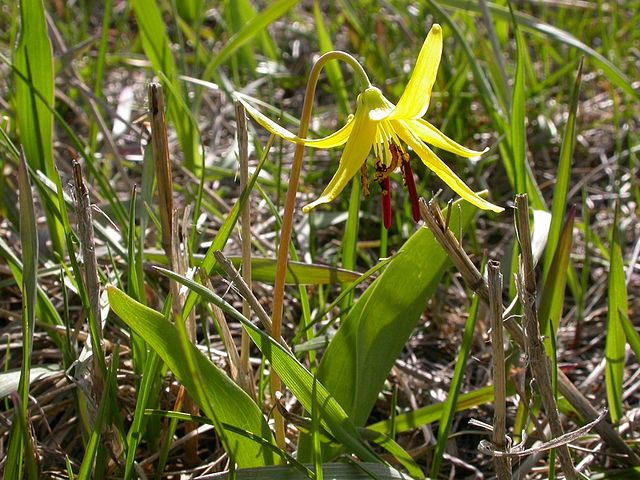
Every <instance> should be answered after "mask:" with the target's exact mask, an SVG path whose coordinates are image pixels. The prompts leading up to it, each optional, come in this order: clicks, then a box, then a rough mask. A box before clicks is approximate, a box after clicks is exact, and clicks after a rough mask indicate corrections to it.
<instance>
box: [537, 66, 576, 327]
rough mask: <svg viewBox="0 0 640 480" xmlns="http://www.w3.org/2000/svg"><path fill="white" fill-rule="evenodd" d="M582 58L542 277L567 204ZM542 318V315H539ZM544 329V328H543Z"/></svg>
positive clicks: (574, 88) (568, 120) (572, 102)
mask: <svg viewBox="0 0 640 480" xmlns="http://www.w3.org/2000/svg"><path fill="white" fill-rule="evenodd" d="M583 65H584V58H583V59H581V60H580V65H579V67H578V73H577V74H576V80H575V83H574V84H573V90H572V92H571V103H570V104H569V118H568V119H567V126H566V127H565V131H564V135H563V137H562V147H561V148H560V159H559V161H558V172H557V174H556V185H555V188H554V189H553V202H552V204H551V227H550V228H549V237H548V239H547V249H546V252H545V256H544V265H543V270H542V271H543V274H542V278H543V281H544V279H546V278H547V276H548V274H549V270H550V269H551V266H552V265H553V257H554V254H555V250H556V248H557V246H556V245H557V243H558V239H559V237H560V230H561V229H562V221H563V219H564V213H565V209H566V206H567V193H568V192H569V180H570V177H571V162H572V161H573V150H574V147H575V144H576V117H577V111H578V100H579V94H580V83H581V81H582V66H583ZM541 318H542V317H541ZM543 331H544V330H543Z"/></svg>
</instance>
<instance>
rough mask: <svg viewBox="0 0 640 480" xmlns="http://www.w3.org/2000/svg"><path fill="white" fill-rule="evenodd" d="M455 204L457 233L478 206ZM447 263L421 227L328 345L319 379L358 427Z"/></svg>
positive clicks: (453, 228) (454, 216)
mask: <svg viewBox="0 0 640 480" xmlns="http://www.w3.org/2000/svg"><path fill="white" fill-rule="evenodd" d="M453 208H454V210H453V212H452V215H451V229H452V230H453V231H454V232H457V231H458V230H459V229H460V228H465V227H466V226H467V225H468V224H469V222H470V221H471V219H472V218H473V215H474V214H475V212H476V208H475V207H473V206H472V205H471V204H469V203H468V202H457V203H455V204H454V206H453ZM458 208H460V210H458ZM446 265H447V257H446V255H445V253H444V251H443V250H442V249H441V248H440V246H439V245H438V243H437V242H436V240H435V239H434V238H433V235H432V234H431V232H430V231H429V230H428V229H426V228H421V229H419V230H418V231H417V232H416V233H415V234H414V235H413V236H412V237H411V238H409V240H407V242H406V243H405V245H404V246H403V247H402V248H401V249H400V251H399V253H398V255H397V257H395V258H394V259H393V261H391V262H390V263H389V265H388V266H387V268H386V270H385V271H384V272H383V273H382V274H381V275H380V277H378V279H376V281H375V282H374V283H373V284H372V285H371V286H370V287H369V288H368V289H367V290H366V292H365V293H364V294H363V295H362V296H361V297H360V299H359V300H358V302H357V303H356V304H355V306H354V307H353V309H352V310H351V311H350V312H349V314H348V315H347V317H346V318H345V319H344V320H343V322H342V325H341V326H340V328H339V330H338V332H337V333H336V335H335V337H334V338H333V340H332V341H331V343H330V344H329V347H328V348H327V351H326V352H325V354H324V356H323V358H322V361H321V363H320V367H319V371H318V379H319V380H320V381H321V382H322V383H323V384H324V385H325V386H326V387H327V389H328V390H329V391H330V392H331V393H332V394H333V396H334V397H335V398H336V400H338V402H340V404H341V405H342V407H343V408H344V409H345V411H346V412H347V414H349V415H350V417H351V419H352V421H353V423H354V424H355V425H357V426H361V425H364V423H365V422H366V420H367V418H368V416H369V412H370V411H371V408H372V407H373V404H374V403H375V400H376V398H377V396H378V393H379V392H380V389H381V388H382V385H383V383H384V381H385V379H386V378H387V375H388V374H389V371H390V369H391V367H392V366H393V363H394V362H395V360H396V359H397V358H398V355H399V354H400V352H401V351H402V348H403V347H404V345H405V343H406V342H407V340H408V338H409V336H410V335H411V332H412V331H413V328H414V327H415V325H416V322H417V321H418V319H419V318H420V316H421V315H422V312H423V311H424V308H425V306H426V303H427V301H428V300H429V297H430V296H431V295H432V294H433V292H434V291H435V289H436V288H437V286H438V285H439V283H440V281H441V278H442V274H443V273H444V269H445V267H446Z"/></svg>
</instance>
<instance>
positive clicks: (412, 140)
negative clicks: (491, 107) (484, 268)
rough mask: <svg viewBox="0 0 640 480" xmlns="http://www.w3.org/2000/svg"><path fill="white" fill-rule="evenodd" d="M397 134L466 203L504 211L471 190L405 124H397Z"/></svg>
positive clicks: (485, 208)
mask: <svg viewBox="0 0 640 480" xmlns="http://www.w3.org/2000/svg"><path fill="white" fill-rule="evenodd" d="M396 132H397V133H398V136H399V137H400V138H401V139H402V140H403V141H404V142H406V144H407V145H409V146H410V147H411V148H412V149H413V151H414V152H416V154H417V155H418V156H419V157H420V160H422V162H423V163H424V164H425V165H426V166H427V167H429V168H430V169H431V170H432V171H433V173H435V174H436V175H437V176H438V177H440V178H441V179H442V180H443V181H444V182H445V183H446V184H447V185H449V187H450V188H451V189H452V190H453V191H455V192H456V193H457V194H458V195H460V196H461V197H462V198H464V199H465V200H466V201H468V202H469V203H471V204H473V205H475V206H476V207H478V208H481V209H483V210H492V211H494V212H497V213H500V212H503V211H504V208H502V207H499V206H497V205H494V204H493V203H491V202H489V201H487V200H485V199H484V198H482V197H480V196H479V195H478V194H477V193H475V192H474V191H473V190H471V189H470V188H469V187H468V186H467V184H466V183H464V182H463V181H462V180H460V178H458V176H457V175H456V174H455V173H453V171H452V170H451V169H450V168H449V167H448V166H447V165H446V164H445V163H444V162H443V161H442V160H440V159H439V158H438V157H437V156H436V154H435V153H433V152H432V151H431V149H430V148H429V147H427V146H426V145H425V144H424V143H423V142H422V141H421V140H420V139H419V138H418V137H416V136H415V135H414V134H413V132H412V131H411V130H410V129H409V127H408V126H407V125H406V124H404V122H397V125H396Z"/></svg>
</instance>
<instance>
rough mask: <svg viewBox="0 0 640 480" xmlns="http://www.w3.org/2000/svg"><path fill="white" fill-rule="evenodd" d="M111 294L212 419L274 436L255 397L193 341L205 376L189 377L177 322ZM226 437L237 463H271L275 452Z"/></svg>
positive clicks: (233, 436)
mask: <svg viewBox="0 0 640 480" xmlns="http://www.w3.org/2000/svg"><path fill="white" fill-rule="evenodd" d="M107 293H108V296H109V303H110V304H111V308H112V309H113V311H114V312H115V313H116V314H117V315H118V316H119V317H120V318H121V319H122V320H123V321H124V322H125V323H126V324H127V325H129V327H130V328H131V329H132V330H133V331H135V332H136V333H137V334H138V335H140V336H142V337H143V338H144V339H145V341H146V342H147V343H148V344H149V346H150V347H151V348H153V349H154V350H155V352H156V353H157V354H158V355H159V356H160V357H161V358H162V360H163V361H164V362H165V363H166V364H167V366H168V367H169V368H170V369H171V371H172V372H173V373H174V375H175V376H176V378H177V379H178V380H179V381H180V382H181V383H182V384H183V385H184V386H185V388H186V389H187V391H188V392H189V394H190V395H191V397H192V398H193V399H194V401H195V402H196V403H197V404H198V405H199V406H200V408H202V410H203V411H204V412H205V414H206V415H207V416H208V417H209V418H212V419H214V418H217V419H218V420H219V421H220V422H224V423H229V424H230V425H235V426H237V427H238V428H241V429H243V430H247V431H249V432H252V433H253V434H255V435H259V436H261V437H262V438H264V439H266V440H269V441H272V436H271V431H270V430H269V426H268V425H267V423H266V421H265V420H264V418H263V416H262V412H261V411H260V409H259V408H258V406H257V405H256V404H255V403H254V402H253V400H251V398H250V397H249V396H248V395H247V394H246V393H245V392H244V391H243V390H242V389H241V388H240V387H239V386H238V385H236V384H235V383H233V382H232V381H231V379H230V378H229V377H228V376H227V375H226V374H225V373H224V372H222V371H221V370H220V369H219V368H218V367H216V366H215V365H214V364H213V363H211V362H210V361H209V360H208V359H207V358H206V357H205V356H204V355H203V354H202V353H201V352H200V351H199V350H198V349H197V348H196V347H195V346H194V345H192V344H188V345H189V348H190V350H191V351H190V352H189V355H191V356H192V358H193V359H194V360H195V362H196V364H197V368H198V370H199V372H200V374H201V375H202V378H201V379H195V378H192V377H191V375H190V371H189V368H188V359H187V358H186V355H187V354H185V352H184V351H183V349H182V346H181V344H180V342H177V341H176V339H177V338H179V333H178V331H177V329H176V326H175V325H173V324H172V323H170V322H169V321H168V320H166V319H165V318H164V317H163V316H162V314H160V313H158V312H156V311H155V310H152V309H150V308H148V307H146V306H144V305H142V304H141V303H138V302H136V301H135V300H133V299H132V298H131V297H129V296H128V295H126V294H125V293H124V292H122V291H120V290H118V289H117V288H115V287H113V286H108V287H107ZM196 382H200V383H201V386H202V388H203V389H204V392H203V393H204V395H205V396H202V395H201V393H200V388H199V386H198V385H196ZM222 433H224V432H222ZM226 437H227V438H228V441H229V444H228V445H227V448H228V449H230V451H228V453H229V454H230V455H232V456H233V458H234V459H235V461H236V462H238V465H239V466H241V467H252V466H259V465H270V464H272V463H273V458H272V455H271V452H267V451H264V450H263V449H261V448H259V447H258V446H257V445H256V444H255V442H253V441H251V440H249V439H247V438H246V437H243V436H242V435H238V434H235V433H231V432H227V433H226Z"/></svg>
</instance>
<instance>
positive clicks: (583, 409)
mask: <svg viewBox="0 0 640 480" xmlns="http://www.w3.org/2000/svg"><path fill="white" fill-rule="evenodd" d="M420 213H421V216H422V219H423V220H424V222H425V223H426V225H427V227H429V229H430V230H431V232H432V233H433V235H434V237H435V239H436V240H437V241H438V243H439V244H440V246H441V247H442V248H443V249H444V251H445V252H446V253H447V255H448V256H449V258H450V259H451V261H452V262H453V264H454V265H455V267H456V268H457V269H458V271H459V272H460V273H461V275H462V278H464V280H465V282H466V283H467V285H468V286H469V288H471V289H472V290H473V291H474V292H475V293H476V294H477V295H478V296H479V297H480V298H481V299H482V300H484V301H485V302H486V303H487V304H488V303H489V295H488V287H487V284H486V282H485V280H484V279H483V278H482V275H481V274H480V272H479V271H478V269H477V268H476V267H475V265H473V262H471V259H469V256H468V255H467V253H466V252H465V251H464V250H463V248H462V246H461V245H460V243H459V242H458V240H457V239H456V237H455V235H453V233H452V232H451V231H450V230H449V228H448V227H447V224H446V222H445V220H444V217H443V216H442V211H441V210H440V207H439V206H438V204H437V203H436V202H434V201H433V200H432V201H430V202H428V203H427V202H426V200H424V199H420ZM503 321H504V326H505V327H506V328H507V330H508V331H509V334H510V335H511V338H513V340H514V341H515V342H516V343H517V344H518V345H520V347H524V334H523V332H522V329H521V327H520V325H518V323H517V322H516V321H515V320H514V319H513V318H506V319H503ZM558 390H559V392H560V393H561V394H562V395H563V396H564V397H565V398H566V399H567V401H568V402H569V403H570V404H571V405H572V406H573V408H575V409H576V411H577V412H578V413H579V414H580V415H581V416H582V417H583V418H584V419H585V420H586V421H587V422H594V421H595V422H596V423H595V425H594V427H593V428H594V430H596V432H598V434H599V435H600V437H601V438H602V439H603V440H604V442H605V443H606V444H607V445H608V446H609V447H610V448H612V449H613V450H615V451H616V452H617V453H620V454H621V458H622V459H623V461H625V462H626V463H628V464H629V465H632V466H640V458H639V457H638V456H637V455H636V454H635V452H633V450H631V449H630V448H629V446H628V445H627V444H626V443H625V442H624V440H623V439H622V438H621V437H620V435H618V433H617V432H616V431H615V430H614V429H613V428H612V427H611V425H609V424H608V423H607V422H606V421H604V420H602V421H597V420H598V419H599V418H600V414H599V413H598V411H597V410H596V409H595V408H594V407H593V405H591V402H589V400H587V398H586V397H585V396H584V395H583V394H582V392H580V390H578V389H577V388H576V386H575V385H574V384H573V383H572V382H571V380H569V378H568V377H567V376H566V375H565V374H564V372H563V371H562V370H558Z"/></svg>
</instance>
